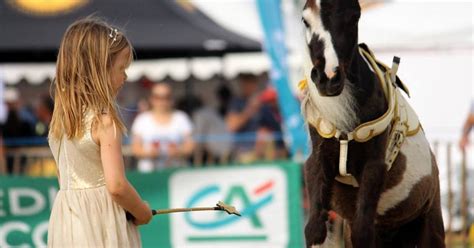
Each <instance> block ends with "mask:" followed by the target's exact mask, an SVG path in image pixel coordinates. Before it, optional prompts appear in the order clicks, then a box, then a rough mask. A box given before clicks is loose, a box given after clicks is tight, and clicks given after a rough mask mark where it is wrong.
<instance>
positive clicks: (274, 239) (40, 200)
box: [0, 162, 303, 248]
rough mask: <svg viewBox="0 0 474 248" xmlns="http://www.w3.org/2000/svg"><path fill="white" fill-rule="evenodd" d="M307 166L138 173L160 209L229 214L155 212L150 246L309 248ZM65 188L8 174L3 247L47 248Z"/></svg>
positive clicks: (2, 186) (136, 178)
mask: <svg viewBox="0 0 474 248" xmlns="http://www.w3.org/2000/svg"><path fill="white" fill-rule="evenodd" d="M300 169H301V167H300V166H299V165H298V164H295V163H292V162H275V163H261V164H252V165H219V166H213V167H204V168H179V169H169V170H164V171H160V172H154V173H149V174H141V173H138V172H130V173H128V174H127V176H128V178H129V180H130V181H131V183H132V184H133V185H134V186H135V187H136V189H137V190H138V192H139V193H140V195H141V196H142V197H143V198H144V200H146V201H147V202H148V203H149V204H150V206H151V207H152V208H155V209H166V208H176V207H179V208H181V207H198V206H213V205H214V204H215V203H217V201H219V200H222V201H225V202H226V203H228V204H231V205H234V206H235V207H237V209H238V210H239V211H240V212H241V214H242V217H236V216H230V215H227V214H225V213H223V212H215V211H210V212H188V213H174V214H168V215H158V216H155V217H154V219H153V220H152V222H151V223H150V224H148V225H145V226H141V227H140V233H141V237H142V242H143V246H144V247H164V248H166V247H186V248H187V247H190V248H192V247H239V248H245V247H249V248H250V247H252V248H253V247H291V248H293V247H303V238H302V236H303V235H302V205H301V172H300ZM57 190H58V186H57V180H56V179H55V178H28V177H18V176H17V177H0V247H4V246H22V247H41V246H45V244H46V240H47V225H48V218H49V213H50V211H51V207H52V204H53V202H54V197H55V194H56V192H57Z"/></svg>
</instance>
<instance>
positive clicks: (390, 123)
mask: <svg viewBox="0 0 474 248" xmlns="http://www.w3.org/2000/svg"><path fill="white" fill-rule="evenodd" d="M359 52H360V54H361V55H362V56H363V57H364V58H365V60H366V61H367V62H368V64H369V66H370V67H371V68H372V70H373V71H374V72H375V74H376V76H377V78H378V80H379V82H380V84H381V86H382V89H383V91H384V93H385V98H386V99H387V103H388V109H387V111H386V112H385V113H384V114H383V115H382V116H381V117H379V118H377V119H375V120H372V121H368V122H365V123H362V124H360V125H359V126H357V127H356V128H355V129H354V130H352V131H351V132H348V133H345V132H342V131H340V130H338V129H337V128H336V126H335V125H334V124H332V123H331V122H330V121H328V120H325V119H323V118H321V117H320V118H317V119H316V121H312V120H307V121H308V123H309V124H310V125H311V126H313V127H314V128H315V129H316V130H317V132H318V134H319V135H320V136H321V137H323V138H326V139H332V138H336V139H337V140H338V141H339V144H340V145H339V147H340V150H339V175H337V176H336V180H337V181H339V182H341V183H344V184H347V185H351V186H353V187H358V186H359V184H358V182H357V180H356V178H355V177H354V176H352V175H351V174H349V173H348V172H347V153H348V148H349V142H351V141H356V142H366V141H368V140H370V139H372V138H373V137H375V136H377V135H379V134H381V133H383V132H384V131H385V130H386V129H387V128H391V130H390V134H389V141H388V145H387V150H386V154H385V163H386V165H387V171H388V170H390V169H391V167H392V164H393V162H394V161H395V159H396V158H397V155H398V153H399V152H400V149H401V147H402V144H403V142H404V140H405V138H406V137H409V136H413V135H416V134H417V133H418V132H419V131H420V129H421V125H420V122H419V119H418V116H417V115H416V113H415V111H414V110H413V109H412V108H411V106H410V105H409V104H408V102H407V101H406V99H405V98H404V97H403V95H402V94H401V91H400V88H402V89H403V90H404V91H405V92H406V93H407V95H408V90H407V88H406V87H405V85H403V83H402V82H401V81H400V80H398V81H397V77H396V72H397V69H398V64H399V62H400V59H399V58H397V57H395V58H394V63H393V66H392V68H389V67H388V66H386V65H385V64H383V63H381V62H379V61H377V60H376V58H375V56H374V55H373V53H372V51H370V49H369V48H368V47H367V46H366V45H365V44H361V45H359ZM306 87H307V80H306V79H305V80H302V81H301V82H300V84H299V88H300V89H301V90H303V91H304V90H305V89H306ZM306 94H308V93H306ZM343 137H344V138H343Z"/></svg>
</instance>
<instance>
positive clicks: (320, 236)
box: [302, 0, 445, 248]
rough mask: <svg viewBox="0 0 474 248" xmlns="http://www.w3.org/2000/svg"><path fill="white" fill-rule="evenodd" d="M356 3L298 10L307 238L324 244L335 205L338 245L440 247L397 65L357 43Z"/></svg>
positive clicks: (420, 139)
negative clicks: (304, 55) (341, 226)
mask: <svg viewBox="0 0 474 248" xmlns="http://www.w3.org/2000/svg"><path fill="white" fill-rule="evenodd" d="M360 13H361V10H360V5H359V3H358V1H357V0H307V2H306V4H305V7H304V10H303V15H302V16H303V22H304V24H305V28H306V41H307V48H308V61H307V66H306V68H307V70H306V84H304V85H303V88H304V95H305V96H304V99H303V101H302V113H303V115H304V117H305V119H306V121H307V123H308V127H309V133H310V137H311V142H312V153H311V155H310V157H309V158H308V160H307V161H306V164H305V181H306V187H307V191H308V195H309V199H310V217H309V220H308V223H307V225H306V228H305V237H306V244H307V246H308V247H311V246H313V245H319V244H323V242H324V241H325V239H326V236H327V228H326V222H327V219H328V211H329V210H334V211H336V212H337V213H338V214H339V215H340V216H342V218H344V220H345V225H346V226H345V230H347V231H345V235H344V236H345V244H346V247H357V248H362V247H364V248H366V247H397V248H398V247H430V248H437V247H444V246H445V245H444V226H443V220H442V216H441V207H440V193H439V179H438V169H437V165H436V160H435V158H434V156H433V153H432V152H431V150H430V147H429V143H428V142H427V140H426V138H425V135H424V132H423V130H422V128H421V125H420V123H419V121H418V118H417V116H416V114H415V112H414V111H413V110H412V108H411V107H410V106H409V104H408V103H407V102H406V100H405V98H404V97H403V96H402V93H401V90H403V91H405V92H407V90H406V88H405V86H404V85H403V83H402V82H401V81H400V80H399V79H398V78H397V77H396V75H395V73H396V68H389V67H387V66H385V65H383V64H382V63H380V62H379V61H377V60H376V59H375V57H374V55H373V54H372V52H371V51H370V50H369V49H368V47H367V46H365V45H363V44H362V45H358V21H359V18H360ZM396 65H397V64H395V67H396ZM400 89H401V90H400Z"/></svg>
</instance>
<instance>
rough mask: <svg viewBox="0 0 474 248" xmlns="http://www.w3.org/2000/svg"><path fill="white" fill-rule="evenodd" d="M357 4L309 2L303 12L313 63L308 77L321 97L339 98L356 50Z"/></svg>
mask: <svg viewBox="0 0 474 248" xmlns="http://www.w3.org/2000/svg"><path fill="white" fill-rule="evenodd" d="M359 18H360V5H359V2H358V0H307V1H306V4H305V6H304V9H303V23H304V25H305V28H306V42H307V46H308V51H309V57H310V60H311V65H310V66H311V68H309V69H310V72H309V73H308V74H310V75H309V77H310V78H311V81H312V82H313V83H314V84H315V85H316V88H317V90H318V92H319V94H320V95H321V96H338V95H339V94H341V92H342V90H343V89H344V84H345V82H346V81H347V79H346V78H347V73H348V72H349V67H350V65H351V62H352V59H353V58H352V57H353V54H354V49H357V36H358V28H357V26H358V22H359Z"/></svg>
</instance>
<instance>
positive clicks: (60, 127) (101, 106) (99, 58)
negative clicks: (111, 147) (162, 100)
mask: <svg viewBox="0 0 474 248" xmlns="http://www.w3.org/2000/svg"><path fill="white" fill-rule="evenodd" d="M126 48H130V57H129V63H128V64H130V62H131V61H132V59H133V53H132V51H133V48H132V46H131V44H130V41H129V40H128V39H127V37H125V35H124V34H123V32H121V31H119V30H118V29H115V27H112V26H110V25H109V24H107V23H106V22H105V21H103V20H101V19H100V18H97V17H87V18H84V19H81V20H78V21H76V22H74V23H73V24H71V25H70V26H69V27H68V29H67V30H66V33H65V34H64V36H63V39H62V41H61V46H60V48H59V54H58V59H57V63H56V78H55V80H54V85H53V86H52V87H54V99H55V103H54V113H53V117H52V121H51V126H50V137H52V138H56V139H60V138H61V137H62V136H63V134H65V135H66V137H67V138H69V139H72V138H80V137H82V136H83V135H84V124H85V123H84V114H85V111H86V110H87V111H93V113H94V115H95V118H94V120H95V121H99V120H100V119H99V118H100V115H101V114H103V113H104V112H106V113H107V114H108V115H110V116H111V117H112V119H113V121H114V124H115V125H116V126H118V127H119V129H120V130H121V131H122V132H124V133H125V132H126V128H125V125H124V124H123V121H122V120H121V118H120V116H119V112H118V110H117V107H116V106H117V105H116V102H115V94H116V92H114V89H113V86H112V83H111V75H110V69H111V66H112V64H113V62H114V60H115V58H116V57H117V55H118V54H119V52H121V51H122V50H123V49H126Z"/></svg>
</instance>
